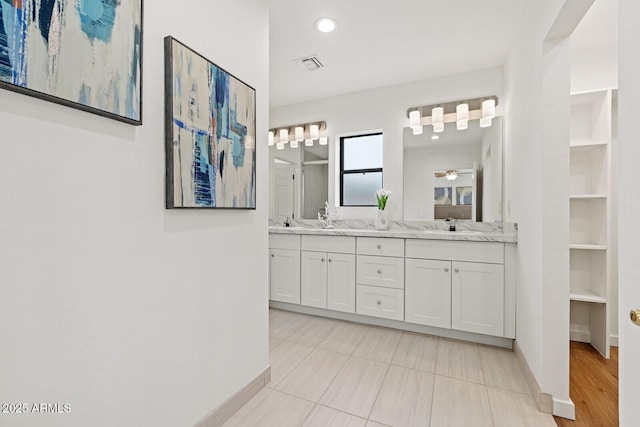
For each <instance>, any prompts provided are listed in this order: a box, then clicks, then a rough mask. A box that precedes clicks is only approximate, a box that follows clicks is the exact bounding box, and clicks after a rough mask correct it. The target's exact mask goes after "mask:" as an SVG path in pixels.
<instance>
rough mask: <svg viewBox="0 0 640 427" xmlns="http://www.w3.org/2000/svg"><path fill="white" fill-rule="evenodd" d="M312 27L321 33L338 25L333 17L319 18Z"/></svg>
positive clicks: (327, 31) (329, 30) (328, 31)
mask: <svg viewBox="0 0 640 427" xmlns="http://www.w3.org/2000/svg"><path fill="white" fill-rule="evenodd" d="M313 26H314V27H316V29H317V30H318V31H320V32H322V33H330V32H331V31H333V30H335V29H336V27H337V26H338V21H336V20H335V19H333V18H328V17H327V18H320V19H318V20H317V21H316V22H315V23H314V24H313Z"/></svg>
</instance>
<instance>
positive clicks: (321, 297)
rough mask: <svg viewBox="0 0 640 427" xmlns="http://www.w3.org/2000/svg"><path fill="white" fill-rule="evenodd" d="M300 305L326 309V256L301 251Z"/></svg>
mask: <svg viewBox="0 0 640 427" xmlns="http://www.w3.org/2000/svg"><path fill="white" fill-rule="evenodd" d="M301 289H302V294H301V298H300V304H302V305H308V306H311V307H319V308H327V254H326V253H324V252H310V251H302V286H301Z"/></svg>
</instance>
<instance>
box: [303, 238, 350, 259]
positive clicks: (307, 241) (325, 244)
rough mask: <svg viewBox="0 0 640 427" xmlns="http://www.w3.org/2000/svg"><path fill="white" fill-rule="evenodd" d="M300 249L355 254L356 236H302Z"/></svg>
mask: <svg viewBox="0 0 640 427" xmlns="http://www.w3.org/2000/svg"><path fill="white" fill-rule="evenodd" d="M302 250H303V251H315V252H334V253H339V254H355V253H356V238H355V237H351V236H314V235H307V234H305V235H303V236H302Z"/></svg>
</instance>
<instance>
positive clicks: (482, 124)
mask: <svg viewBox="0 0 640 427" xmlns="http://www.w3.org/2000/svg"><path fill="white" fill-rule="evenodd" d="M491 121H492V119H491V117H483V118H481V119H480V127H481V128H488V127H489V126H491Z"/></svg>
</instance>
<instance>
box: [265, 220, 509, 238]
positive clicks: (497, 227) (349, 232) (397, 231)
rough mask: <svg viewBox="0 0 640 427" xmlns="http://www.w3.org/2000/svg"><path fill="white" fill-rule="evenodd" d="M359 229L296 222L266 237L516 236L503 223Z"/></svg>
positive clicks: (278, 227) (272, 230) (271, 228)
mask: <svg viewBox="0 0 640 427" xmlns="http://www.w3.org/2000/svg"><path fill="white" fill-rule="evenodd" d="M361 225H364V226H363V227H353V224H336V225H335V228H331V229H327V228H320V227H319V226H317V225H316V224H313V223H310V224H303V223H301V222H300V221H298V222H296V223H294V224H292V226H290V227H285V226H283V225H271V226H269V233H275V234H311V235H320V236H356V237H395V238H400V239H425V240H462V241H469V242H501V243H516V242H517V241H518V233H517V230H516V227H515V225H514V224H509V225H511V226H509V225H507V226H506V227H505V226H504V224H503V223H497V224H496V223H491V224H485V223H482V224H480V225H479V226H476V227H474V228H476V229H469V228H470V227H457V228H458V230H459V231H448V230H443V229H438V228H436V227H435V226H433V225H431V224H420V225H416V224H410V225H407V224H406V223H397V224H393V225H392V226H391V228H390V229H388V230H383V231H381V230H376V229H375V228H370V227H368V226H367V225H368V224H361Z"/></svg>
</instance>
